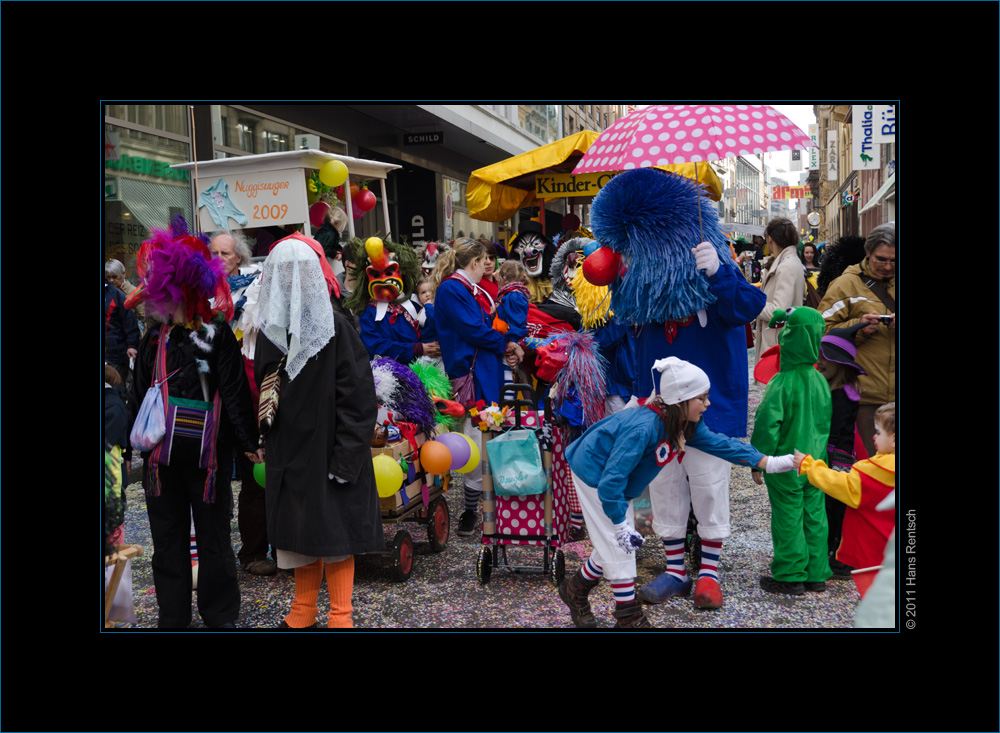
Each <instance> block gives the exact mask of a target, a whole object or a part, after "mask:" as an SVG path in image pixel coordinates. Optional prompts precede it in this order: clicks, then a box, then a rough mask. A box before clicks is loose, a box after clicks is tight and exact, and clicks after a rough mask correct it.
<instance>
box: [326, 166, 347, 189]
mask: <svg viewBox="0 0 1000 733" xmlns="http://www.w3.org/2000/svg"><path fill="white" fill-rule="evenodd" d="M319 180H321V181H323V183H325V184H326V185H327V186H329V187H330V188H336V187H337V186H340V185H341V184H343V183H344V181H346V180H347V166H346V165H344V164H343V163H341V162H340V161H339V160H328V161H327V162H326V163H324V164H323V167H322V168H320V169H319Z"/></svg>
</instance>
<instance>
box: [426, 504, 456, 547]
mask: <svg viewBox="0 0 1000 733" xmlns="http://www.w3.org/2000/svg"><path fill="white" fill-rule="evenodd" d="M450 532H451V517H450V515H449V513H448V502H446V501H445V500H444V499H443V498H442V497H438V498H437V499H435V500H434V501H432V502H431V504H430V506H429V507H427V537H428V539H430V542H431V549H432V550H433V551H434V552H441V550H443V549H444V546H445V545H447V544H448V536H449V534H450Z"/></svg>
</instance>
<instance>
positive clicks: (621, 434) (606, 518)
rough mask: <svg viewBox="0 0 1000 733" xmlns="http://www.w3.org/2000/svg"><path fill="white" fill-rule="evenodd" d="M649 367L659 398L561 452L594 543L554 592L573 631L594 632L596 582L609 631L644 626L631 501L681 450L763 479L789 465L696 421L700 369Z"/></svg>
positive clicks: (662, 363) (701, 401) (675, 362)
mask: <svg viewBox="0 0 1000 733" xmlns="http://www.w3.org/2000/svg"><path fill="white" fill-rule="evenodd" d="M653 369H654V370H655V371H656V372H659V373H660V378H659V380H658V383H659V394H656V393H654V394H653V395H652V396H651V397H650V398H649V399H646V400H639V401H638V403H637V404H636V406H635V407H634V408H633V409H625V410H622V411H621V412H618V413H615V414H614V415H611V416H610V417H607V418H605V419H604V420H601V421H600V422H598V423H595V424H594V425H592V426H591V427H590V428H589V429H588V430H587V431H586V432H585V433H584V434H583V435H582V436H580V438H579V439H577V440H576V441H575V442H574V443H573V444H572V445H571V446H570V447H569V448H568V449H567V451H566V460H567V461H568V462H569V465H570V469H571V470H572V477H573V484H574V486H575V487H576V491H577V495H578V496H579V499H580V504H581V506H582V508H583V513H584V516H585V518H586V521H587V527H588V528H589V530H590V538H591V541H592V543H593V545H594V551H593V553H592V554H591V556H590V558H589V559H588V560H587V562H586V563H585V564H584V566H583V567H582V568H581V569H580V572H579V573H576V574H574V575H573V576H571V577H570V578H567V579H566V580H564V581H563V582H562V584H560V586H559V597H560V598H562V600H563V601H564V602H565V603H566V605H568V606H569V608H570V614H571V616H572V619H573V623H574V624H575V625H576V626H577V627H578V628H596V627H597V620H596V619H595V618H594V615H593V613H592V612H591V609H590V603H589V602H588V600H587V595H588V594H589V593H590V591H591V590H593V589H594V587H596V586H597V583H598V582H599V581H600V579H601V578H602V577H606V578H607V579H608V580H609V581H611V585H612V588H613V589H614V594H615V602H616V609H615V611H614V616H615V618H616V620H617V622H616V624H615V628H650V626H651V624H650V623H649V620H648V619H647V618H646V616H645V614H644V613H643V611H642V603H641V601H639V600H638V599H637V598H636V597H635V575H636V564H635V554H634V552H635V549H636V548H637V547H639V546H640V545H641V544H642V537H641V536H640V535H639V534H638V533H637V532H636V531H635V527H634V524H633V512H632V501H633V500H634V499H635V498H637V497H638V496H640V495H641V494H642V492H643V491H644V490H645V488H646V486H647V485H648V484H649V482H650V480H651V479H652V478H653V477H655V476H656V475H657V474H658V473H659V472H660V471H661V470H662V469H663V467H664V466H666V465H667V464H668V463H670V462H671V461H674V460H676V461H681V460H683V458H684V451H685V449H686V447H688V446H691V447H696V448H698V449H699V450H702V451H704V452H706V453H710V454H711V455H714V456H717V457H719V458H723V459H725V460H727V461H729V462H731V463H735V464H738V465H743V466H750V467H756V468H759V469H762V470H765V471H767V472H769V473H776V472H784V471H789V470H791V469H792V467H793V464H792V456H791V455H788V456H778V457H768V456H765V455H764V454H763V453H761V452H760V451H758V450H757V449H756V448H754V447H753V446H751V445H749V444H747V443H744V442H742V441H739V440H737V439H735V438H729V437H727V436H725V435H720V434H719V433H714V432H712V431H711V430H709V429H708V428H707V427H706V426H705V424H704V423H703V422H702V420H701V416H702V413H704V412H705V410H706V409H707V408H708V406H709V404H710V403H709V399H708V391H709V386H710V385H709V380H708V375H707V374H705V372H704V371H703V370H702V369H700V368H698V367H697V366H695V365H694V364H691V363H690V362H686V361H682V360H681V359H678V358H676V357H672V356H671V357H667V358H666V359H661V360H659V361H657V362H656V363H655V364H654V365H653ZM654 376H655V375H654ZM656 382H657V380H655V379H654V384H655V383H656Z"/></svg>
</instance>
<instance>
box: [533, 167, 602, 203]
mask: <svg viewBox="0 0 1000 733" xmlns="http://www.w3.org/2000/svg"><path fill="white" fill-rule="evenodd" d="M616 175H618V173H617V172H610V171H606V172H603V173H582V174H580V175H576V176H574V175H572V174H569V173H554V174H550V175H542V174H539V175H537V176H536V177H535V196H537V197H538V198H540V199H558V198H567V197H570V196H596V195H597V194H598V193H600V190H601V188H602V187H603V186H604V185H605V184H606V183H607V182H608V181H610V180H611V179H612V178H614V177H615V176H616Z"/></svg>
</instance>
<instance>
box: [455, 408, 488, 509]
mask: <svg viewBox="0 0 1000 733" xmlns="http://www.w3.org/2000/svg"><path fill="white" fill-rule="evenodd" d="M461 420H462V432H463V433H465V435H466V436H467V437H468V438H469V439H470V440H471V441H472V442H473V443H475V444H476V447H477V448H479V453H480V462H479V463H478V464H477V465H476V467H475V468H474V469H472V470H471V471H469V472H468V473H466V474H463V476H462V478H463V479H464V481H465V488H466V489H469V490H472V491H482V490H483V463H482V462H483V461H485V460H486V456H485V455H483V453H484V451H483V431H482V430H480V429H479V423H477V422H474V420H473V418H471V417H469V416H465V417H463V418H461Z"/></svg>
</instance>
